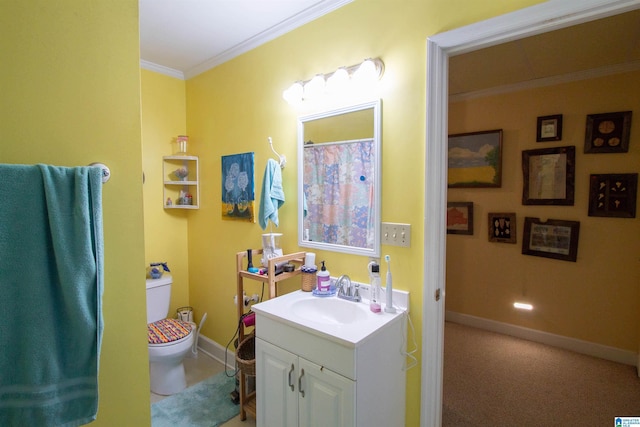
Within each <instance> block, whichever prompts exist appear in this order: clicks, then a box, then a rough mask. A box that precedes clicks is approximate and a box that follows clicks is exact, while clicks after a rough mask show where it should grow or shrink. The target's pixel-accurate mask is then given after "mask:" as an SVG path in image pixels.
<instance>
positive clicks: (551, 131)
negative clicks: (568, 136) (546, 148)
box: [536, 114, 562, 142]
mask: <svg viewBox="0 0 640 427" xmlns="http://www.w3.org/2000/svg"><path fill="white" fill-rule="evenodd" d="M561 139H562V114H554V115H551V116H541V117H538V127H537V131H536V141H537V142H548V141H560V140H561Z"/></svg>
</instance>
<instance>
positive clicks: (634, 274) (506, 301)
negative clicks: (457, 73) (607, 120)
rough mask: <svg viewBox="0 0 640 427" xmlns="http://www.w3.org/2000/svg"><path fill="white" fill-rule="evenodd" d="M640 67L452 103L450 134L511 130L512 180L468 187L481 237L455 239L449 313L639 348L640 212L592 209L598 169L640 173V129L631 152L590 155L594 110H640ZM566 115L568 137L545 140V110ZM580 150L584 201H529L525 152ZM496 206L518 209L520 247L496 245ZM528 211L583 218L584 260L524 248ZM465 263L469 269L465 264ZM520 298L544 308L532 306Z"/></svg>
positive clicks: (508, 165) (507, 135) (508, 175)
mask: <svg viewBox="0 0 640 427" xmlns="http://www.w3.org/2000/svg"><path fill="white" fill-rule="evenodd" d="M638 79H640V72H632V73H626V74H618V75H612V76H607V77H602V78H598V79H594V80H589V81H578V82H574V83H568V84H562V85H559V86H551V87H545V88H538V89H531V90H526V91H521V92H516V93H510V94H505V95H500V96H492V97H487V98H482V99H475V100H470V101H465V102H457V103H454V104H451V105H450V106H449V132H450V133H452V134H453V133H461V132H474V131H480V130H489V129H503V132H504V134H503V158H502V167H503V169H502V170H503V175H502V176H503V178H502V187H501V188H496V189H486V188H485V189H458V188H451V189H449V192H448V197H449V201H471V202H473V203H474V234H473V236H466V235H449V236H448V238H447V302H446V308H447V310H452V311H455V312H460V313H465V314H470V315H474V316H479V317H482V318H487V319H492V320H497V321H500V322H506V323H511V324H515V325H519V326H524V327H527V328H533V329H537V330H541V331H545V332H550V333H554V334H559V335H563V336H568V337H572V338H578V339H581V340H585V341H590V342H594V343H598V344H603V345H607V346H612V347H616V348H620V349H624V350H630V351H634V352H636V351H637V350H638V341H639V339H640V338H639V333H638V326H639V325H640V316H639V314H638V313H639V312H638V310H637V303H638V301H639V300H640V290H639V288H638V283H640V265H639V264H638V253H640V239H638V236H640V216H637V217H636V218H633V219H628V218H602V217H590V216H588V202H589V176H590V174H592V173H638V172H639V168H640V127H639V126H638V123H637V121H636V122H633V121H632V126H631V141H630V144H629V152H628V153H624V154H623V153H619V154H584V138H585V123H586V116H587V114H595V113H606V112H613V111H627V110H635V111H633V114H634V115H638V114H640V111H639V110H638V99H640V87H639V86H638V84H637V82H638ZM550 114H563V131H562V141H559V142H552V143H550V142H540V143H538V142H536V121H537V117H538V116H545V115H550ZM567 145H573V146H575V147H576V178H575V204H574V206H523V205H522V203H521V200H522V185H523V177H522V169H521V163H522V162H521V152H522V150H532V149H540V148H549V147H561V146H567ZM489 212H515V213H516V215H517V239H518V242H517V244H515V245H513V244H505V243H492V242H488V237H487V236H488V219H487V214H488V213H489ZM525 216H530V217H538V218H542V219H547V218H551V219H562V220H572V221H580V237H579V245H578V258H577V262H575V263H573V262H566V261H559V260H553V259H547V258H540V257H535V256H528V255H522V254H521V251H522V238H523V228H524V218H525ZM461 267H462V268H461ZM515 300H524V301H526V302H529V303H531V304H533V305H534V307H535V309H534V311H533V312H530V313H522V312H518V311H516V310H515V309H514V308H513V306H512V305H513V302H514V301H515Z"/></svg>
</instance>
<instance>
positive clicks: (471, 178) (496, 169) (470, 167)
mask: <svg viewBox="0 0 640 427" xmlns="http://www.w3.org/2000/svg"><path fill="white" fill-rule="evenodd" d="M448 186H449V187H450V188H455V187H459V188H480V187H500V186H502V129H496V130H487V131H482V132H472V133H460V134H456V135H449V175H448Z"/></svg>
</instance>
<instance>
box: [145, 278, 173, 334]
mask: <svg viewBox="0 0 640 427" xmlns="http://www.w3.org/2000/svg"><path fill="white" fill-rule="evenodd" d="M171 283H173V278H172V277H171V275H170V274H167V273H164V274H163V275H162V277H161V278H159V279H147V323H153V322H155V321H157V320H161V319H165V318H166V317H167V314H169V302H170V301H171Z"/></svg>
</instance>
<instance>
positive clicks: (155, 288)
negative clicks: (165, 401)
mask: <svg viewBox="0 0 640 427" xmlns="http://www.w3.org/2000/svg"><path fill="white" fill-rule="evenodd" d="M172 281H173V279H172V277H171V275H170V274H167V273H165V274H163V275H162V277H161V278H159V279H147V338H148V343H149V375H150V377H151V391H152V392H153V393H156V394H161V395H165V396H168V395H170V394H174V393H177V392H179V391H181V390H183V389H185V388H186V387H187V380H186V378H185V374H184V365H183V364H182V360H183V359H184V358H185V356H186V355H187V353H189V352H190V351H191V347H192V345H193V341H194V336H195V328H194V327H193V325H192V324H190V323H189V322H184V321H182V320H178V319H171V318H169V319H167V318H166V317H167V314H169V301H170V299H171V283H172Z"/></svg>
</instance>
